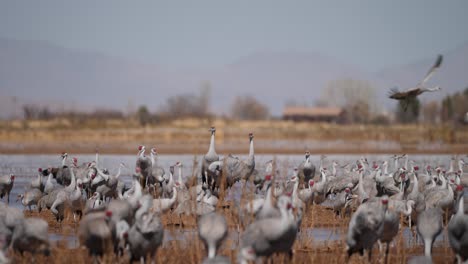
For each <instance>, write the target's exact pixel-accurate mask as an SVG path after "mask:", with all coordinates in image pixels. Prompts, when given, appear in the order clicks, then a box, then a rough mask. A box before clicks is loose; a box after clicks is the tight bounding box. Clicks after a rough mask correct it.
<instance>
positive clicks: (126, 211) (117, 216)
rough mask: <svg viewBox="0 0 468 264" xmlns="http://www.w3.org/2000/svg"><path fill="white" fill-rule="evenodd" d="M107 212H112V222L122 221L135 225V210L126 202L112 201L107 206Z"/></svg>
mask: <svg viewBox="0 0 468 264" xmlns="http://www.w3.org/2000/svg"><path fill="white" fill-rule="evenodd" d="M107 210H108V211H111V212H112V221H114V222H115V223H118V222H119V221H121V220H124V221H126V222H127V223H128V224H133V220H134V218H133V216H134V213H133V212H134V210H133V208H132V205H131V204H130V203H129V202H127V201H125V200H112V201H110V203H109V204H108V205H107Z"/></svg>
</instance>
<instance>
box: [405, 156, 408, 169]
mask: <svg viewBox="0 0 468 264" xmlns="http://www.w3.org/2000/svg"><path fill="white" fill-rule="evenodd" d="M405 169H408V155H406V156H405Z"/></svg>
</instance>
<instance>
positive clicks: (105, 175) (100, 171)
mask: <svg viewBox="0 0 468 264" xmlns="http://www.w3.org/2000/svg"><path fill="white" fill-rule="evenodd" d="M96 171H97V172H98V174H99V177H101V178H103V179H104V180H105V181H107V180H109V175H107V174H105V173H104V172H103V171H102V170H100V169H98V168H97V167H96ZM98 182H99V181H98Z"/></svg>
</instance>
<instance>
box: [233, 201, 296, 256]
mask: <svg viewBox="0 0 468 264" xmlns="http://www.w3.org/2000/svg"><path fill="white" fill-rule="evenodd" d="M291 203H292V201H291V199H290V198H289V197H287V196H281V197H279V198H278V208H279V210H280V213H281V216H280V217H273V218H266V219H262V220H257V221H255V222H253V223H252V224H250V225H249V226H248V227H247V228H246V230H245V231H244V233H243V234H242V238H241V242H240V247H239V257H240V260H241V263H246V262H247V261H249V260H255V259H256V258H257V257H261V256H266V257H268V256H271V255H272V254H273V253H284V252H287V253H289V254H290V256H291V253H292V252H291V247H292V244H293V243H294V241H295V239H296V235H297V223H296V221H295V219H294V216H293V215H292V213H291V212H290V209H292V204H291Z"/></svg>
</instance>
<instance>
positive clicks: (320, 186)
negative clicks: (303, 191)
mask: <svg viewBox="0 0 468 264" xmlns="http://www.w3.org/2000/svg"><path fill="white" fill-rule="evenodd" d="M320 173H321V175H322V179H321V180H320V181H319V182H316V183H314V186H313V187H312V190H313V191H314V203H315V204H321V203H323V202H324V201H325V199H326V193H327V174H326V173H325V171H324V170H323V169H322V170H321V171H320Z"/></svg>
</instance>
